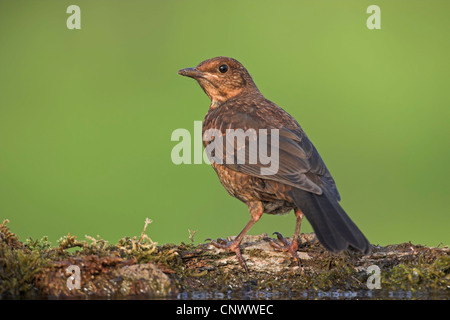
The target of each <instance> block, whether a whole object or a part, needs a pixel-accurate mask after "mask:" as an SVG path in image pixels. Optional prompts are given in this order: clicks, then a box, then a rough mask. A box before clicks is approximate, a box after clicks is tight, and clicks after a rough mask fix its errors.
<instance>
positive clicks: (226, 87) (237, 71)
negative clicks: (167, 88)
mask: <svg viewBox="0 0 450 320" xmlns="http://www.w3.org/2000/svg"><path fill="white" fill-rule="evenodd" d="M178 74H180V75H182V76H185V77H190V78H194V79H195V80H197V81H198V83H199V84H200V86H201V87H202V89H203V90H204V91H205V93H206V94H207V95H208V97H209V98H210V99H211V102H212V105H216V106H217V105H220V104H221V103H223V102H225V101H227V100H228V99H231V98H233V97H236V96H238V95H240V94H243V93H246V92H259V90H258V88H257V87H256V85H255V83H254V82H253V80H252V77H251V76H250V74H249V73H248V71H247V70H246V69H245V68H244V66H243V65H242V64H241V63H240V62H239V61H237V60H235V59H232V58H227V57H216V58H212V59H208V60H205V61H203V62H201V63H200V64H199V65H198V66H197V67H195V68H186V69H181V70H179V71H178Z"/></svg>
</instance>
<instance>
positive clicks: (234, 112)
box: [204, 100, 340, 200]
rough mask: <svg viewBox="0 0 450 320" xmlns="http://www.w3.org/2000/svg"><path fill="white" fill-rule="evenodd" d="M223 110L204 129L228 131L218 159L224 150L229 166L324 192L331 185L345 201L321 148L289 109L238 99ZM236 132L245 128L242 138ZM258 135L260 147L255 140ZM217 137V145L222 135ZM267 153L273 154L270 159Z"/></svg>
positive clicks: (211, 115) (224, 156)
mask: <svg viewBox="0 0 450 320" xmlns="http://www.w3.org/2000/svg"><path fill="white" fill-rule="evenodd" d="M217 109H218V110H213V111H212V113H213V114H210V115H209V116H207V117H206V118H205V123H204V132H205V131H206V130H207V129H218V130H219V131H220V132H221V134H222V143H223V144H222V145H223V148H222V152H220V150H219V153H217V151H218V148H214V152H216V153H215V154H214V156H216V158H215V159H213V160H217V159H220V157H217V155H220V154H222V158H221V159H222V164H223V165H224V166H226V167H227V168H229V169H232V170H235V171H238V172H242V173H245V174H249V175H252V176H256V177H260V178H263V179H269V180H274V181H278V182H281V183H284V184H287V185H291V186H293V187H296V188H299V189H302V190H306V191H309V192H312V193H315V194H322V192H323V191H324V189H325V191H327V193H328V194H331V195H333V197H334V198H335V199H336V200H340V196H339V193H338V191H337V189H336V185H335V182H334V180H333V178H332V177H331V174H330V172H329V171H328V169H327V167H326V166H325V163H324V162H323V160H322V158H321V157H320V155H319V153H318V152H317V150H316V148H315V147H314V145H313V144H312V143H311V141H310V140H309V139H308V137H307V136H306V134H305V133H304V132H303V130H302V129H301V127H300V125H299V124H298V123H297V122H296V121H295V120H294V118H292V116H290V115H289V114H288V113H287V112H285V111H284V110H283V109H281V108H279V107H278V106H276V105H275V104H273V103H272V102H270V101H268V100H265V101H264V105H263V106H262V107H261V106H260V104H258V107H257V108H256V107H255V106H253V107H252V105H251V104H249V105H246V104H242V103H240V104H238V105H236V103H235V104H227V105H224V106H221V107H219V108H217ZM239 129H240V130H241V131H238V130H239ZM249 129H253V131H252V130H249ZM227 130H228V131H227ZM227 132H228V133H227ZM231 132H234V134H235V136H239V133H237V132H240V135H241V138H242V139H241V141H240V142H239V138H236V139H235V138H234V136H232V138H231V137H230V133H231ZM243 137H245V140H244V138H243ZM255 137H256V139H257V143H256V145H257V148H255V144H253V147H252V144H251V141H253V140H254V139H255ZM264 139H265V140H264ZM214 141H215V143H216V145H215V146H217V145H218V144H217V142H218V140H217V139H216V137H215V140H214ZM243 141H245V143H243ZM204 143H205V147H207V146H208V145H209V142H208V141H205V142H204ZM261 143H262V144H261ZM261 145H262V146H263V147H264V145H266V146H267V148H266V152H264V150H261V148H260V146H261ZM211 149H213V148H210V150H211ZM219 149H220V148H219ZM276 150H278V155H277V154H276ZM239 152H242V153H241V154H240V153H239ZM243 155H245V157H244V156H243ZM261 155H263V156H264V155H267V157H266V158H265V159H264V158H261ZM227 156H228V157H229V158H228V159H229V161H227V160H228V159H227ZM231 156H232V157H231ZM239 156H240V157H241V158H240V159H239ZM251 159H253V161H252V160H251ZM254 159H256V161H255V160H254ZM239 160H240V161H239ZM264 160H265V161H264Z"/></svg>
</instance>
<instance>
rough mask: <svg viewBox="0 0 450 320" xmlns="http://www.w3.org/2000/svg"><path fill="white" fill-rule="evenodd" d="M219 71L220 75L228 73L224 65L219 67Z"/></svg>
mask: <svg viewBox="0 0 450 320" xmlns="http://www.w3.org/2000/svg"><path fill="white" fill-rule="evenodd" d="M219 71H220V72H221V73H225V72H227V71H228V66H227V65H226V64H223V65H221V66H220V67H219Z"/></svg>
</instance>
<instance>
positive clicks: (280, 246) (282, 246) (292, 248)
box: [269, 232, 302, 267]
mask: <svg viewBox="0 0 450 320" xmlns="http://www.w3.org/2000/svg"><path fill="white" fill-rule="evenodd" d="M273 234H276V235H277V239H278V241H277V240H275V239H270V242H269V243H270V245H271V246H272V247H273V248H274V250H276V251H282V252H289V253H290V254H291V255H292V257H293V258H294V261H295V262H296V263H298V265H299V266H300V267H301V266H302V263H301V261H300V258H299V257H298V255H297V249H298V241H297V239H295V237H294V240H292V242H289V241H288V240H287V239H286V238H285V237H283V235H282V234H281V233H279V232H274V233H273ZM280 242H281V243H280Z"/></svg>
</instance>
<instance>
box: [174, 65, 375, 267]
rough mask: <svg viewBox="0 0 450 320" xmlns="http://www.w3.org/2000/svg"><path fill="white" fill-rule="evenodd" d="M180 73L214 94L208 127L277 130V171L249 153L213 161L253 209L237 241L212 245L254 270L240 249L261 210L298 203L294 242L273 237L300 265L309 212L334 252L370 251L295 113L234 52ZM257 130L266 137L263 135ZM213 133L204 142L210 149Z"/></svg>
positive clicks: (319, 235)
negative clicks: (266, 92) (270, 96)
mask: <svg viewBox="0 0 450 320" xmlns="http://www.w3.org/2000/svg"><path fill="white" fill-rule="evenodd" d="M178 74H180V75H182V76H186V77H191V78H193V79H195V80H197V82H198V83H199V84H200V86H201V87H202V89H203V90H204V91H205V93H206V94H207V95H208V97H209V98H210V99H211V105H210V107H209V110H208V113H207V114H206V117H205V119H204V122H203V133H205V132H206V131H207V130H208V129H216V130H218V131H219V132H220V133H221V134H222V135H224V136H225V135H226V133H227V129H235V130H237V129H243V130H244V131H245V130H248V129H254V130H255V131H256V133H259V132H264V131H260V129H267V131H266V132H269V133H268V134H267V135H268V136H270V135H271V132H273V129H278V131H277V132H278V144H277V146H276V147H277V148H278V152H279V155H278V162H277V166H278V168H277V169H278V170H277V171H276V172H273V173H272V174H262V173H261V172H262V170H261V169H262V168H263V167H267V166H265V165H264V164H262V162H261V161H257V162H256V163H254V162H253V163H252V162H251V161H248V159H247V158H246V160H245V161H244V163H242V161H241V163H239V162H238V163H236V161H229V162H230V163H229V162H228V161H223V163H220V162H213V161H212V163H211V165H212V167H213V168H214V170H215V171H216V173H217V175H218V177H219V180H220V182H221V183H222V185H223V186H224V187H225V189H226V190H227V191H228V193H229V194H230V195H231V196H233V197H235V198H237V199H239V200H241V201H242V202H244V203H245V204H247V206H248V209H249V212H250V216H251V218H250V221H249V222H248V223H247V225H246V226H245V227H244V229H243V230H242V231H241V233H239V235H238V236H237V237H236V238H235V239H234V240H233V241H226V240H224V239H221V238H219V239H217V241H214V240H211V239H207V240H210V241H211V244H212V245H214V246H215V247H217V248H222V249H228V250H232V251H234V252H235V253H236V256H237V258H238V260H239V263H240V264H241V265H242V266H243V268H244V269H245V270H246V271H247V272H248V268H247V266H246V264H245V261H244V259H243V257H242V255H241V251H240V248H239V244H240V242H241V241H242V238H243V237H244V235H245V234H246V233H247V232H248V230H249V229H250V228H251V227H252V226H253V225H254V224H255V223H256V222H257V221H258V220H259V219H260V218H261V216H262V214H263V213H268V214H283V213H288V212H289V211H291V210H294V213H295V216H296V220H297V223H296V227H295V233H294V235H293V237H292V241H291V242H288V241H287V240H286V239H285V238H284V237H283V236H282V235H281V234H280V233H278V232H275V233H274V234H276V235H277V238H278V241H275V240H272V241H271V245H272V246H273V247H274V248H275V249H276V250H281V251H287V252H290V254H291V255H292V256H293V258H294V260H295V261H297V262H298V263H299V264H300V260H299V258H298V256H297V249H298V243H299V232H300V224H301V222H302V218H303V215H305V216H306V218H307V219H308V221H309V222H310V223H311V226H312V227H313V229H314V232H315V233H316V236H317V238H318V239H319V241H320V242H321V243H322V245H323V246H324V247H325V248H326V249H328V250H329V251H331V252H340V251H343V250H346V249H348V248H349V247H352V248H353V249H356V250H358V251H360V252H362V253H364V254H368V253H369V252H370V244H369V242H368V241H367V239H366V237H365V236H364V235H363V234H362V232H361V231H360V230H359V229H358V227H357V226H356V225H355V224H354V223H353V221H352V220H351V219H350V218H349V217H348V215H347V214H346V213H345V211H344V209H343V208H342V207H341V206H340V205H339V201H340V195H339V193H338V191H337V189H336V185H335V182H334V180H333V178H332V176H331V174H330V172H329V171H328V169H327V167H326V166H325V164H324V162H323V160H322V158H321V157H320V155H319V153H318V152H317V150H316V148H315V147H314V145H313V144H312V143H311V141H310V140H309V139H308V137H307V136H306V134H305V132H304V131H303V130H302V128H301V127H300V125H299V124H298V123H297V121H296V120H295V119H294V118H293V117H292V116H291V115H290V114H288V113H287V112H286V111H284V110H283V109H282V108H280V107H279V106H277V105H276V104H275V103H273V102H271V101H269V100H267V99H266V98H264V96H263V95H262V94H261V92H260V91H259V90H258V88H257V87H256V85H255V83H254V82H253V80H252V78H251V76H250V74H249V73H248V72H247V70H246V69H245V68H244V66H243V65H242V64H241V63H239V62H238V61H237V60H235V59H232V58H228V57H216V58H212V59H209V60H206V61H203V62H201V63H200V64H199V65H198V66H197V67H195V68H186V69H182V70H179V71H178ZM258 137H259V138H261V136H260V134H259V135H258ZM213 140H214V139H211V140H209V141H208V139H207V140H206V141H204V146H205V148H206V147H208V145H209V144H210V143H212V141H213ZM246 142H247V143H248V141H246ZM271 143H273V140H271V139H270V138H269V137H267V144H268V146H267V150H271V145H270V144H271ZM227 146H228V148H229V149H228V150H225V151H224V154H225V153H227V152H229V151H234V152H235V153H234V154H236V151H237V149H238V148H239V147H238V146H236V144H234V143H233V145H232V146H230V145H227V144H225V146H224V148H225V149H226V147H227ZM245 151H246V156H248V155H249V153H248V151H247V150H245ZM223 159H224V158H223ZM234 160H235V158H234Z"/></svg>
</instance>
